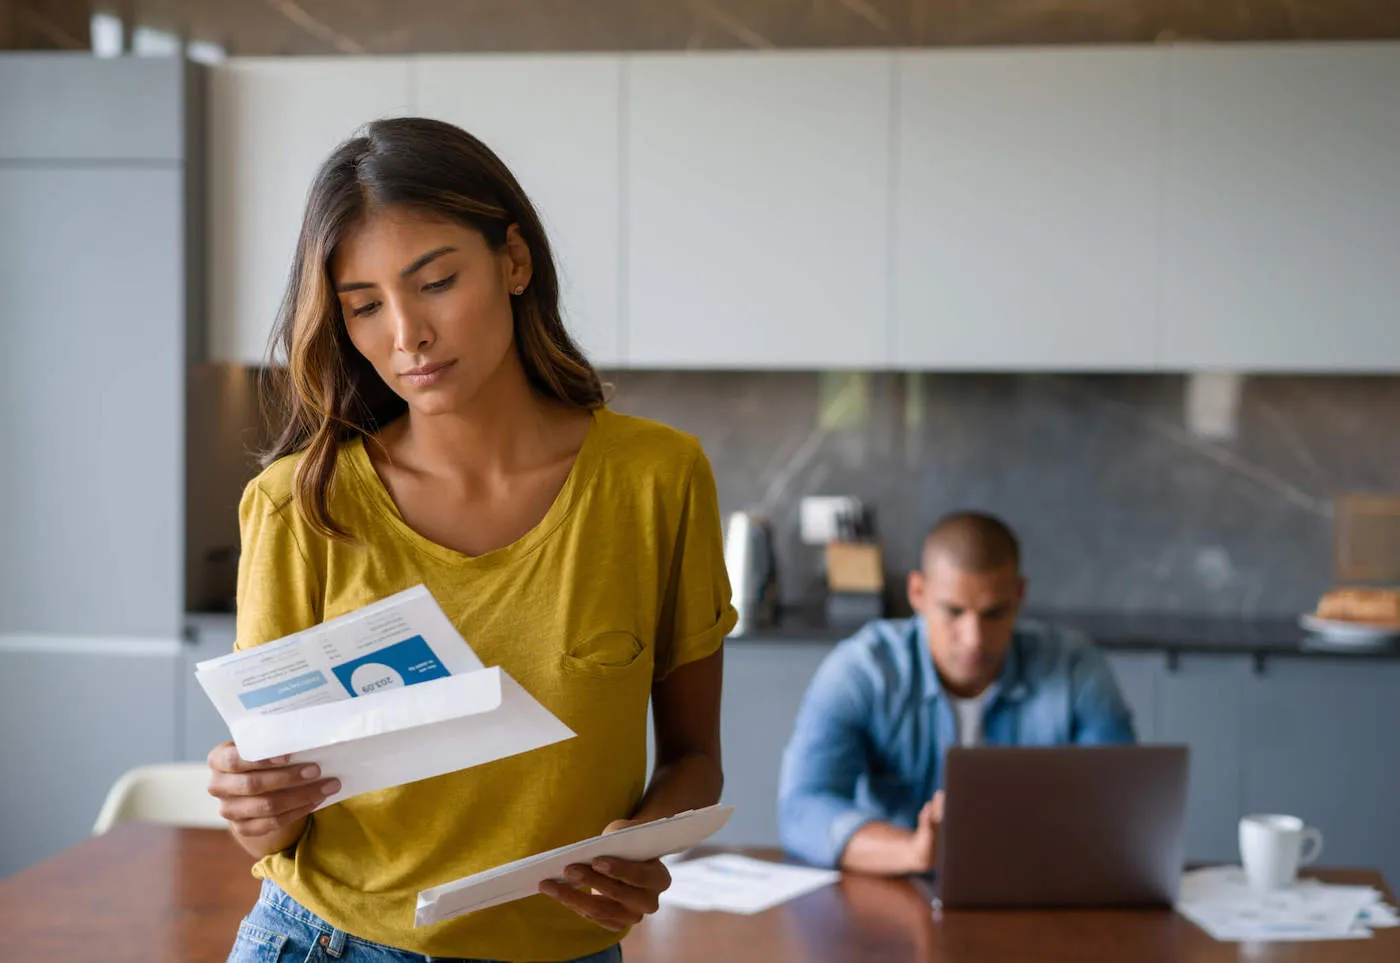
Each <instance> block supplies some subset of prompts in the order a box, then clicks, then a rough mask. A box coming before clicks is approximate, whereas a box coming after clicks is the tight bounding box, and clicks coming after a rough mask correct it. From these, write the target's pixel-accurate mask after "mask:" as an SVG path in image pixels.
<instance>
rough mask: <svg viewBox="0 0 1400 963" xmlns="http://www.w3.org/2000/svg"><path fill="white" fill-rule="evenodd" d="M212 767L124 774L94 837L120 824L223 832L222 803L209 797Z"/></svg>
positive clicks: (188, 765) (175, 766)
mask: <svg viewBox="0 0 1400 963" xmlns="http://www.w3.org/2000/svg"><path fill="white" fill-rule="evenodd" d="M208 786H209V767H208V766H206V765H205V764H204V763H202V762H171V763H163V764H160V765H153V766H137V767H136V768H135V769H130V770H128V771H126V772H124V773H122V774H121V776H120V777H118V779H117V781H116V782H114V783H113V784H112V788H111V789H109V790H107V799H106V800H105V801H104V802H103V803H102V811H101V812H99V813H98V814H97V822H96V823H94V824H93V827H92V834H93V835H94V836H100V835H102V834H103V833H105V832H106V831H107V830H109V829H111V828H112V827H113V826H115V825H116V824H117V823H124V822H148V823H164V824H166V825H168V826H194V827H200V828H210V829H222V828H223V827H225V826H226V825H228V824H227V823H226V822H225V821H224V819H223V817H222V816H220V815H219V801H218V800H217V799H215V798H214V797H213V796H211V795H209V790H208Z"/></svg>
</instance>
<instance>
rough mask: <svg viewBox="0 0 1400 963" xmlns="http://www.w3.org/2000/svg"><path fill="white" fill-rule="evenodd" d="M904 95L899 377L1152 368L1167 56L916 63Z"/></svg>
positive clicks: (1073, 55)
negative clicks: (904, 373)
mask: <svg viewBox="0 0 1400 963" xmlns="http://www.w3.org/2000/svg"><path fill="white" fill-rule="evenodd" d="M898 78H899V79H898V84H899V94H898V101H899V118H898V133H897V136H896V140H897V142H898V144H899V150H898V153H899V159H898V164H897V171H898V174H897V178H898V182H897V186H896V189H895V197H896V203H895V215H894V216H895V224H896V232H895V236H896V242H895V257H896V260H897V262H898V269H897V273H896V280H895V290H896V296H895V299H896V308H895V318H896V337H895V349H894V362H895V364H896V365H897V366H899V367H904V368H974V369H996V370H1007V369H1047V368H1048V369H1062V370H1063V369H1096V368H1097V369H1111V370H1124V369H1143V368H1151V367H1152V366H1153V365H1154V364H1155V361H1156V326H1157V305H1156V289H1157V262H1158V257H1157V249H1158V245H1157V238H1158V221H1159V200H1160V174H1159V170H1160V159H1159V156H1160V135H1161V91H1162V61H1161V54H1160V52H1157V51H1153V50H1144V49H1135V50H1127V49H1112V48H1109V49H1103V50H1067V51H1051V50H1034V51H1016V50H1007V51H966V52H963V51H959V52H949V51H919V52H906V53H901V54H900V55H899V73H898Z"/></svg>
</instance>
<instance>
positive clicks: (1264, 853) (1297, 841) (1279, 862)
mask: <svg viewBox="0 0 1400 963" xmlns="http://www.w3.org/2000/svg"><path fill="white" fill-rule="evenodd" d="M1305 850H1306V851H1305ZM1321 855H1322V832H1321V831H1320V830H1317V829H1314V828H1312V827H1311V826H1304V825H1303V821H1302V820H1301V819H1299V818H1298V817H1297V816H1277V815H1264V814H1260V815H1254V816H1246V817H1244V818H1243V819H1241V820H1240V860H1241V862H1243V863H1244V874H1245V877H1246V878H1248V880H1249V885H1250V886H1252V887H1254V888H1255V889H1259V890H1270V889H1282V888H1284V887H1285V886H1290V885H1292V883H1293V880H1294V879H1296V878H1297V876H1298V867H1299V866H1308V865H1311V864H1312V863H1313V862H1315V861H1316V860H1317V858H1318V857H1319V856H1321Z"/></svg>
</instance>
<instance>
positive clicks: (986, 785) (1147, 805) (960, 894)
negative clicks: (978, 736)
mask: <svg viewBox="0 0 1400 963" xmlns="http://www.w3.org/2000/svg"><path fill="white" fill-rule="evenodd" d="M946 765H947V769H946V771H945V773H944V780H943V786H944V789H945V791H946V798H945V804H944V810H943V825H942V828H941V830H940V832H939V838H938V873H937V876H936V877H935V880H934V893H935V895H936V897H937V900H938V901H939V902H941V904H942V906H943V907H945V908H947V909H961V908H972V907H1011V906H1020V907H1034V906H1163V905H1169V904H1171V903H1172V902H1173V901H1174V900H1175V899H1176V893H1177V888H1178V886H1179V885H1180V882H1181V870H1182V827H1183V822H1184V816H1185V811H1186V780H1187V750H1186V747H1185V746H1054V747H1045V748H1020V747H1017V748H1012V747H1005V748H1003V747H990V746H989V747H985V748H972V749H962V748H953V749H949V750H948V757H947V764H946Z"/></svg>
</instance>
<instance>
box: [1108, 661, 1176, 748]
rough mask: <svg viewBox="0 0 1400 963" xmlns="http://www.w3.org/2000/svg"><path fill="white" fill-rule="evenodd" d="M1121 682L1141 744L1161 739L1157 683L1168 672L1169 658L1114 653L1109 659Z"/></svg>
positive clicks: (1121, 690)
mask: <svg viewBox="0 0 1400 963" xmlns="http://www.w3.org/2000/svg"><path fill="white" fill-rule="evenodd" d="M1107 658H1108V664H1109V666H1110V667H1111V668H1112V669H1113V677H1114V679H1116V680H1117V682H1118V691H1119V692H1121V693H1123V701H1124V702H1126V703H1127V704H1128V709H1129V711H1131V712H1132V714H1133V731H1134V732H1136V733H1137V737H1138V742H1161V741H1162V740H1160V739H1158V738H1157V683H1158V680H1160V679H1161V678H1162V674H1163V672H1164V671H1165V662H1166V660H1165V658H1164V657H1163V656H1162V655H1161V654H1160V653H1157V652H1143V653H1138V652H1111V653H1109V654H1108V656H1107Z"/></svg>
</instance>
